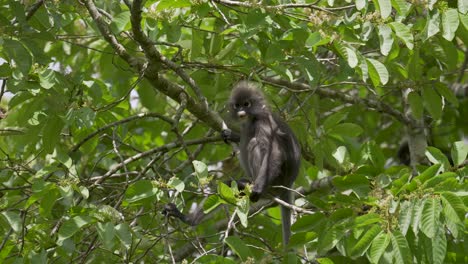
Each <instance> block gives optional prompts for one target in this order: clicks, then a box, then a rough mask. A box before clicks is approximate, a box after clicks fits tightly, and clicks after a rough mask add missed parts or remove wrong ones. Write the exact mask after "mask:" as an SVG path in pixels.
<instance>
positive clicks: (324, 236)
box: [317, 224, 345, 255]
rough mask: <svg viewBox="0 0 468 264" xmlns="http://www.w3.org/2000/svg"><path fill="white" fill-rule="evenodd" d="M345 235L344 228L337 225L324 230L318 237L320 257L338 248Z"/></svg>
mask: <svg viewBox="0 0 468 264" xmlns="http://www.w3.org/2000/svg"><path fill="white" fill-rule="evenodd" d="M344 235H345V229H344V227H343V226H341V225H339V224H337V225H334V226H332V227H331V228H324V229H323V230H322V232H321V233H320V235H319V237H318V244H317V250H318V253H319V254H320V255H322V254H325V253H326V252H327V251H329V250H330V249H332V248H333V247H335V246H336V244H337V243H338V242H339V241H340V240H341V238H343V236H344Z"/></svg>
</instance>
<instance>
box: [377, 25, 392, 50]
mask: <svg viewBox="0 0 468 264" xmlns="http://www.w3.org/2000/svg"><path fill="white" fill-rule="evenodd" d="M379 42H380V52H381V53H382V54H383V55H384V56H387V55H388V54H389V53H390V50H391V49H392V45H393V34H392V29H391V28H390V27H389V26H388V25H386V24H382V25H379Z"/></svg>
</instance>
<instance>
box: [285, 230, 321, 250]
mask: <svg viewBox="0 0 468 264" xmlns="http://www.w3.org/2000/svg"><path fill="white" fill-rule="evenodd" d="M316 238H317V233H315V232H294V234H293V235H292V236H291V239H289V243H288V248H295V247H300V246H304V245H306V244H308V243H310V242H311V241H313V240H315V239H316Z"/></svg>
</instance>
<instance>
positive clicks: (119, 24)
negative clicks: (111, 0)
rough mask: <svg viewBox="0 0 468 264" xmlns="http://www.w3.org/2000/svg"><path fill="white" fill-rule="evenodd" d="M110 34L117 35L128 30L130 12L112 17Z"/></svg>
mask: <svg viewBox="0 0 468 264" xmlns="http://www.w3.org/2000/svg"><path fill="white" fill-rule="evenodd" d="M127 25H128V27H127ZM110 27H111V30H112V33H114V34H119V33H120V32H122V31H124V30H126V29H128V28H130V12H129V11H124V12H122V13H120V14H117V15H115V16H114V17H113V19H112V22H111V24H110Z"/></svg>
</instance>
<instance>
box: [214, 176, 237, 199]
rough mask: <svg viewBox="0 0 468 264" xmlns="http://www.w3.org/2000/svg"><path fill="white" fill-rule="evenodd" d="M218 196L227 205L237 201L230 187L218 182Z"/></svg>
mask: <svg viewBox="0 0 468 264" xmlns="http://www.w3.org/2000/svg"><path fill="white" fill-rule="evenodd" d="M218 194H219V196H221V198H222V199H223V200H225V201H226V202H228V203H231V204H236V203H237V199H236V197H235V196H234V192H233V191H232V189H231V187H229V186H227V185H226V184H224V183H223V182H221V181H219V182H218Z"/></svg>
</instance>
